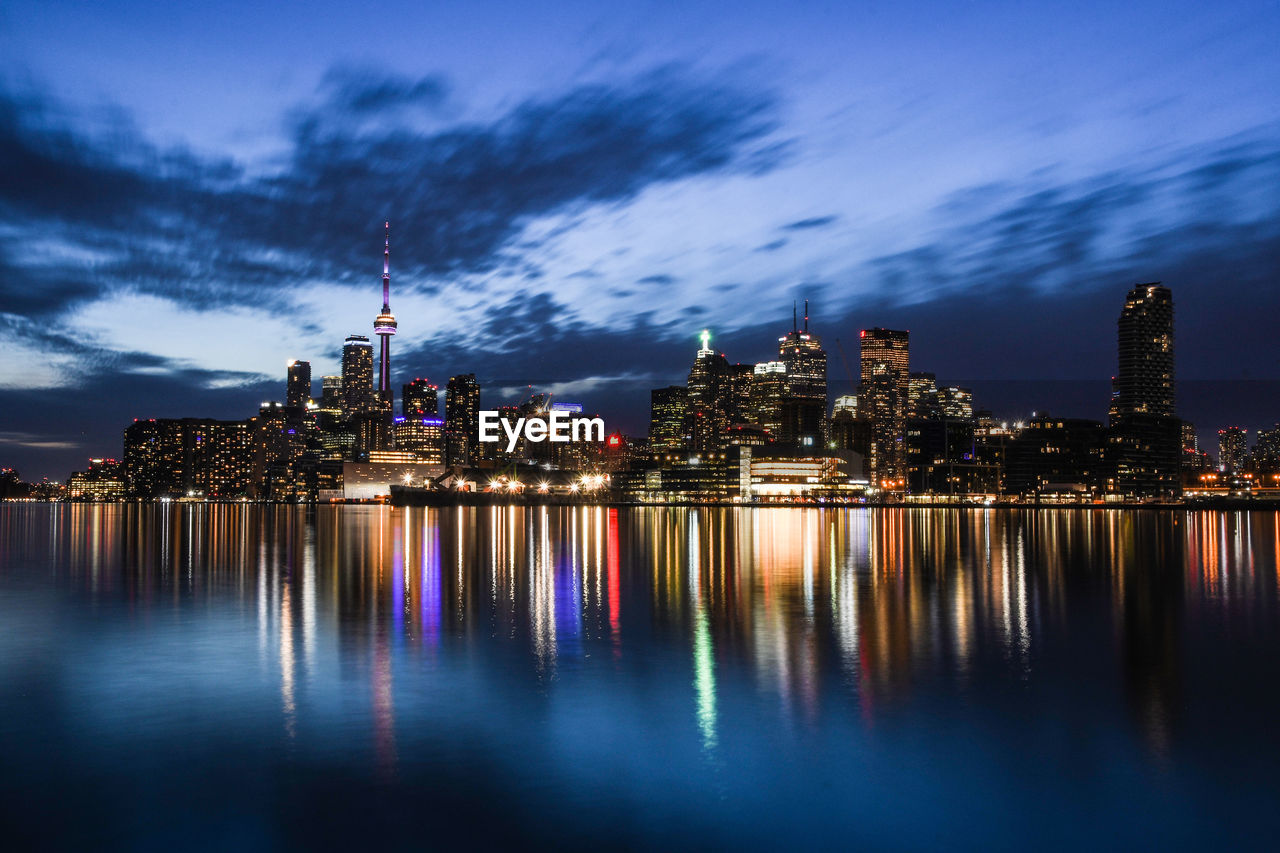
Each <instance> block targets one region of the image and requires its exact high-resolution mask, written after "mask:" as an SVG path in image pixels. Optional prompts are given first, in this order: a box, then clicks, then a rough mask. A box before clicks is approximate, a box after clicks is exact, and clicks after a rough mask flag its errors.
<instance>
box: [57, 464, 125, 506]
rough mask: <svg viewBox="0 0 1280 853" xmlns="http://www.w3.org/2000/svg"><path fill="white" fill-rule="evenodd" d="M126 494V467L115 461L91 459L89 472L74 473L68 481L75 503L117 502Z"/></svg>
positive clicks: (70, 497)
mask: <svg viewBox="0 0 1280 853" xmlns="http://www.w3.org/2000/svg"><path fill="white" fill-rule="evenodd" d="M124 494H125V481H124V466H123V465H122V464H121V463H120V462H118V461H117V460H115V459H90V460H89V468H88V469H87V470H85V471H73V472H72V473H71V477H70V478H69V479H68V480H67V491H66V495H67V498H68V499H69V500H73V501H117V500H120V499H121V498H123V497H124Z"/></svg>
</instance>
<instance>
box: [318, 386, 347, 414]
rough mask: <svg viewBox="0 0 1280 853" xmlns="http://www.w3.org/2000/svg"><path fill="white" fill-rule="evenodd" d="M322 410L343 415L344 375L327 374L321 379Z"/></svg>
mask: <svg viewBox="0 0 1280 853" xmlns="http://www.w3.org/2000/svg"><path fill="white" fill-rule="evenodd" d="M320 411H322V412H325V413H326V414H332V415H335V416H338V417H340V416H341V415H342V377H341V376H325V377H323V378H322V379H321V380H320Z"/></svg>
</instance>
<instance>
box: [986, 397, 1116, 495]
mask: <svg viewBox="0 0 1280 853" xmlns="http://www.w3.org/2000/svg"><path fill="white" fill-rule="evenodd" d="M1104 432H1105V428H1104V427H1103V425H1102V424H1101V423H1100V422H1099V421H1091V420H1085V419H1082V418H1054V417H1050V416H1049V415H1039V416H1037V417H1035V418H1033V419H1031V420H1030V421H1028V422H1027V423H1026V425H1025V426H1024V427H1023V429H1022V431H1021V432H1019V433H1018V435H1017V437H1016V438H1015V439H1014V440H1013V441H1011V442H1010V443H1009V444H1008V445H1007V447H1006V449H1005V485H1006V488H1007V489H1008V491H1010V492H1014V493H1018V494H1023V495H1037V496H1039V495H1075V496H1080V497H1084V496H1086V495H1089V494H1091V493H1092V492H1093V491H1094V490H1095V489H1096V488H1097V487H1098V486H1099V484H1100V481H1101V480H1102V472H1103V458H1102V447H1103V436H1104Z"/></svg>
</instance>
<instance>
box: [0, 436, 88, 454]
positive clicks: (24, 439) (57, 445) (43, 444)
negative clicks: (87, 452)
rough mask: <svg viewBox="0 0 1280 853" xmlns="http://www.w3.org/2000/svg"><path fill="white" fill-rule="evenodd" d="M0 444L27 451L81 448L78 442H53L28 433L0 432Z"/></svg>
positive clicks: (45, 437) (44, 437)
mask: <svg viewBox="0 0 1280 853" xmlns="http://www.w3.org/2000/svg"><path fill="white" fill-rule="evenodd" d="M0 444H4V445H11V446H13V447H21V448H25V449H28V450H77V449H79V448H80V446H81V445H80V443H79V442H75V441H53V440H50V439H49V438H48V437H47V436H42V435H36V434H34V433H29V432H0Z"/></svg>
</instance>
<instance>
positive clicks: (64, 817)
mask: <svg viewBox="0 0 1280 853" xmlns="http://www.w3.org/2000/svg"><path fill="white" fill-rule="evenodd" d="M1278 573H1280V514H1277V513H1217V512H1198V513H1186V514H1184V513H1156V512H1123V511H1115V510H1109V511H1103V510H1098V511H1084V512H1081V511H1054V510H1043V511H1038V512H1033V511H1021V512H1019V511H985V510H975V511H967V510H937V509H932V510H925V509H901V510H894V509H855V510H816V509H815V510H809V509H803V510H802V509H758V510H722V509H708V510H683V509H619V510H614V509H606V508H594V507H592V508H525V509H521V508H481V509H475V508H457V509H442V510H436V509H392V508H388V507H345V508H336V507H323V508H319V509H313V510H310V511H309V510H307V509H304V508H283V507H282V508H270V507H266V508H264V507H238V506H180V505H163V506H159V505H158V506H58V505H52V506H50V505H5V506H0V626H2V629H0V630H2V633H0V827H2V831H3V836H4V837H5V838H6V839H7V840H8V843H6V846H9V844H10V843H14V842H16V845H17V846H19V847H38V848H44V849H48V848H54V847H88V848H92V849H100V848H104V847H114V848H123V849H131V850H134V849H159V848H166V849H172V848H178V849H191V848H208V849H251V848H261V847H270V846H288V847H294V848H312V849H323V848H331V847H338V846H351V847H356V848H359V849H369V848H372V847H375V846H379V845H382V846H386V847H391V848H400V847H408V846H412V847H432V846H446V845H458V844H465V845H467V846H469V847H494V846H511V845H514V844H516V843H521V842H523V843H526V844H527V843H536V844H540V845H546V846H552V845H554V846H556V847H561V848H585V847H591V848H595V849H605V848H610V849H611V848H618V847H645V846H648V847H652V846H664V847H680V848H688V847H704V848H705V847H711V846H721V845H727V844H733V845H737V846H740V847H746V848H778V847H784V846H785V847H788V848H795V847H802V846H816V847H822V848H842V849H847V848H864V849H865V848H872V849H877V848H887V849H901V850H911V849H935V848H938V847H946V848H951V849H955V848H961V849H964V848H968V849H993V848H998V849H1015V848H1016V849H1028V848H1031V849H1034V848H1079V847H1083V846H1086V845H1088V846H1091V847H1097V848H1104V849H1117V848H1139V849H1156V848H1159V847H1172V848H1182V849H1193V848H1206V847H1212V848H1223V847H1238V848H1255V849H1256V848H1272V849H1274V848H1273V847H1272V845H1273V844H1274V843H1275V838H1274V835H1275V833H1276V832H1277V830H1280V817H1277V815H1278V814H1280V608H1278V604H1280V596H1278V592H1277V589H1278V583H1277V581H1278Z"/></svg>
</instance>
